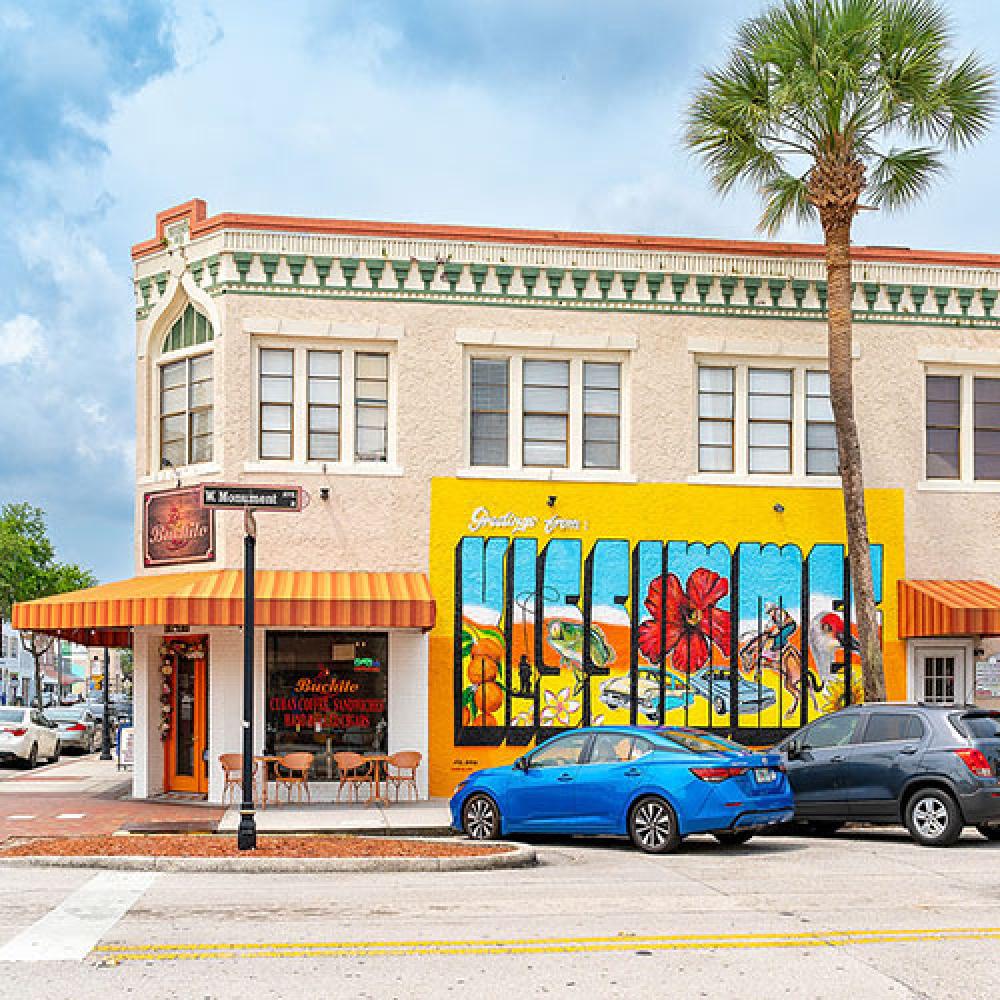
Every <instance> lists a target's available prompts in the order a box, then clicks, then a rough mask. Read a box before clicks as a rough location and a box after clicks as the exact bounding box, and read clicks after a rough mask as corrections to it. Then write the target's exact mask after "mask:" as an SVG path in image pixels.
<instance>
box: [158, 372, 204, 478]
mask: <svg viewBox="0 0 1000 1000" xmlns="http://www.w3.org/2000/svg"><path fill="white" fill-rule="evenodd" d="M212 394H213V380H212V355H211V354H199V355H197V356H195V357H192V358H182V359H181V360H179V361H172V362H170V363H169V364H166V365H161V366H160V468H161V469H166V468H180V467H181V466H183V465H193V464H195V463H197V462H210V461H212V430H213V423H212V417H213V401H212Z"/></svg>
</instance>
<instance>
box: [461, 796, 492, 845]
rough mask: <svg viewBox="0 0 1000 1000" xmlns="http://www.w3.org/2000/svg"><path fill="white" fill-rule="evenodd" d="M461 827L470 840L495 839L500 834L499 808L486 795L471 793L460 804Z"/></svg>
mask: <svg viewBox="0 0 1000 1000" xmlns="http://www.w3.org/2000/svg"><path fill="white" fill-rule="evenodd" d="M462 829H463V830H464V831H465V835H466V836H467V837H469V838H470V839H472V840H496V839H497V837H499V836H500V810H499V809H498V808H497V804H496V803H495V802H494V801H493V800H492V799H491V798H490V797H489V796H488V795H471V796H469V798H468V800H467V801H466V803H465V805H464V806H462Z"/></svg>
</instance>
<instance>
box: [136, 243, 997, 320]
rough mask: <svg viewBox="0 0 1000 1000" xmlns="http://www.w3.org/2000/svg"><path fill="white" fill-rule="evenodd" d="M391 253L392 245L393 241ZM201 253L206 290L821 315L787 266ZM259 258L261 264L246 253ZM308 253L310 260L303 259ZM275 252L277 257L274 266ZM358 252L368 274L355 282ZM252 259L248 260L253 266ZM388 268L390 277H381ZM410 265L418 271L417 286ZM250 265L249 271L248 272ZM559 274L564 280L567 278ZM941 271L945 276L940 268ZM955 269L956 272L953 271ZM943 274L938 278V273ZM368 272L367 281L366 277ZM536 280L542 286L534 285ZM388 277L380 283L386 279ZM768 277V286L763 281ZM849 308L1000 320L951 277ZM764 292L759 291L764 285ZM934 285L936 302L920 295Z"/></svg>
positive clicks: (989, 298)
mask: <svg viewBox="0 0 1000 1000" xmlns="http://www.w3.org/2000/svg"><path fill="white" fill-rule="evenodd" d="M397 253H399V251H397ZM224 256H226V254H222V255H221V256H220V255H219V254H216V255H213V256H210V257H205V258H203V259H201V260H198V261H194V262H192V263H191V264H190V265H189V267H190V270H191V273H192V275H193V276H194V278H195V281H196V282H197V283H198V284H199V285H200V286H201V287H206V280H207V279H206V274H205V270H206V269H207V271H208V273H209V274H210V275H211V282H210V283H208V285H207V290H208V291H209V292H210V293H211V294H213V295H219V294H225V293H245V294H253V295H262V294H274V295H298V296H311V297H318V298H322V297H326V298H345V299H359V300H360V299H382V300H395V301H421V302H438V303H447V302H453V303H459V304H476V305H493V306H515V307H516V306H524V307H532V308H547V309H583V310H599V311H605V312H623V313H639V312H646V313H657V314H671V313H676V314H684V315H706V316H731V317H742V318H754V317H756V318H767V319H789V320H803V321H810V322H815V321H817V320H819V321H822V320H823V319H824V318H825V313H826V309H827V285H826V282H825V281H823V280H819V279H814V278H805V277H794V278H793V277H791V276H770V277H769V276H767V275H766V274H765V275H763V276H762V275H741V274H739V273H737V272H735V271H727V272H725V273H719V274H713V273H705V272H702V273H697V274H690V273H682V272H668V273H664V272H663V271H654V270H650V271H641V270H639V271H636V270H629V271H626V270H621V271H619V270H617V269H615V268H586V267H580V266H578V265H574V266H573V267H572V268H569V269H567V268H563V267H555V266H552V267H549V266H545V265H537V264H521V263H516V262H515V263H497V264H494V263H489V262H483V261H477V262H475V263H469V262H462V261H456V260H452V259H450V258H447V259H443V260H442V259H441V258H440V257H438V258H436V259H428V258H424V259H420V258H408V259H403V258H402V256H400V258H399V259H393V260H390V259H388V258H385V257H374V258H360V259H359V258H357V257H335V256H325V257H324V256H312V255H308V254H295V253H255V252H250V251H243V250H240V251H232V252H231V258H232V261H233V265H232V268H231V269H229V270H227V271H226V272H225V273H226V274H227V275H233V274H234V273H235V275H236V277H235V279H232V278H227V279H225V280H222V281H220V280H219V276H220V274H222V273H223V268H222V263H221V258H222V257H224ZM255 259H256V260H258V261H259V265H255V263H254V261H255ZM310 260H311V261H312V265H313V266H312V268H309V267H308V266H307V262H308V261H310ZM282 261H284V265H285V266H282ZM362 262H363V263H364V265H365V270H366V273H367V275H368V281H367V282H365V283H364V287H362V288H358V287H357V284H356V280H355V279H356V277H357V274H358V271H359V269H360V267H361V264H362ZM255 268H256V270H255ZM390 268H391V272H392V275H393V277H394V278H395V280H394V281H390V282H384V281H383V279H384V278H385V277H386V271H388V270H389V269H390ZM414 271H416V272H417V273H418V274H419V276H420V283H419V285H420V286H422V287H419V286H418V285H417V282H416V281H415V280H414ZM252 273H253V274H255V278H254V280H251V278H250V275H251V274H252ZM567 276H568V277H569V279H570V280H569V281H567V280H566V278H567ZM942 277H944V280H945V281H947V277H946V276H944V275H942ZM956 277H957V275H956ZM168 280H169V274H168V273H167V272H160V273H158V274H155V275H147V276H144V277H143V278H141V279H139V280H137V281H136V305H137V315H138V316H139V317H140V318H142V317H143V316H146V315H149V313H150V312H152V310H153V309H154V308H155V307H156V305H157V304H158V301H159V300H161V299H162V298H163V296H164V295H165V293H166V286H167V284H168ZM938 280H941V279H938ZM369 282H370V287H369ZM539 283H541V287H542V289H545V290H546V292H547V294H545V293H543V292H540V291H539ZM387 284H388V285H389V286H390V287H388V288H387V287H385V286H386V285H387ZM765 284H766V288H765ZM853 287H854V288H855V293H856V298H855V301H854V316H855V319H856V320H858V321H859V322H891V323H906V324H913V323H920V324H925V325H935V326H965V327H986V328H990V329H996V328H997V327H998V326H1000V316H996V315H994V314H995V313H996V312H997V310H996V303H997V299H998V296H1000V291H998V290H997V289H989V288H983V287H972V286H971V285H964V286H963V285H961V284H959V283H958V282H957V281H953V282H952V283H951V284H935V285H933V286H932V287H928V286H927V285H917V284H914V285H908V284H905V283H892V284H883V283H882V282H880V281H876V280H864V281H860V280H859V281H858V282H856V283H855V284H854V286H853ZM762 293H763V294H762ZM931 294H933V301H934V303H935V305H936V308H934V309H926V308H925V303H926V302H927V299H928V298H929V297H930V295H931Z"/></svg>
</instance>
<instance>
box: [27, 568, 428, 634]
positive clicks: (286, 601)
mask: <svg viewBox="0 0 1000 1000" xmlns="http://www.w3.org/2000/svg"><path fill="white" fill-rule="evenodd" d="M255 581H256V594H255V597H256V600H255V602H254V620H255V623H256V625H257V626H258V627H263V628H276V627H277V628H419V629H424V630H426V629H430V628H433V627H434V614H435V606H434V597H433V595H432V594H431V588H430V584H429V583H428V580H427V577H426V576H425V575H424V574H423V573H311V572H304V571H293V570H258V571H257V574H256V577H255ZM12 617H13V623H14V627H15V628H18V629H24V630H26V631H35V632H42V633H45V634H48V635H58V636H60V637H62V638H72V639H73V640H74V641H76V642H81V643H84V644H87V645H104V644H108V645H119V644H121V643H112V642H110V637H111V635H112V634H114V635H115V636H120V635H121V634H122V633H123V632H125V631H127V630H128V629H130V628H133V627H134V626H137V625H188V626H225V625H242V624H243V573H242V572H241V571H240V570H231V569H227V570H211V571H208V572H194V573H169V574H166V575H163V576H137V577H133V578H132V579H131V580H120V581H118V582H117V583H106V584H102V585H101V586H99V587H91V588H89V589H88V590H77V591H73V592H71V593H67V594H57V595H56V596H54V597H45V598H42V599H41V600H37V601H28V602H26V603H24V604H15V605H14V613H13V615H12ZM98 636H103V637H104V638H105V639H106V640H107V642H106V643H105V642H100V641H97V639H98ZM125 644H126V645H127V643H125Z"/></svg>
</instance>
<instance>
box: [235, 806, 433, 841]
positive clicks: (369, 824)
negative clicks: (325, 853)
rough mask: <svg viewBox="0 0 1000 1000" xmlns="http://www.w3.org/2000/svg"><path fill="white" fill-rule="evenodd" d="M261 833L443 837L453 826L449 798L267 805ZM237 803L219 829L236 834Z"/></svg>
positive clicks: (259, 815) (262, 814) (260, 821)
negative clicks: (367, 803)
mask: <svg viewBox="0 0 1000 1000" xmlns="http://www.w3.org/2000/svg"><path fill="white" fill-rule="evenodd" d="M255 815H256V821H257V830H258V832H259V833H369V834H395V835H410V836H435V835H436V836H441V835H444V834H447V833H448V832H449V831H450V829H451V813H450V812H449V810H448V800H447V799H426V800H424V801H421V802H399V803H395V802H394V803H393V804H392V805H389V806H377V805H371V806H369V805H355V804H353V803H340V804H334V803H326V802H324V803H317V804H315V805H305V806H299V805H292V806H289V805H280V806H273V805H272V806H268V807H267V808H266V809H258V810H257V811H256V814H255ZM239 825H240V810H239V807H238V806H230V807H229V809H228V810H227V811H226V814H225V816H224V817H223V818H222V821H221V822H220V823H219V832H220V833H223V832H226V833H235V832H236V830H237V828H238V827H239Z"/></svg>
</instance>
